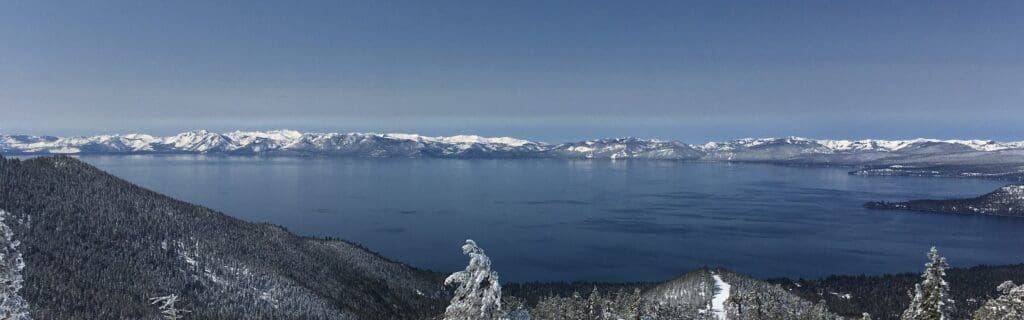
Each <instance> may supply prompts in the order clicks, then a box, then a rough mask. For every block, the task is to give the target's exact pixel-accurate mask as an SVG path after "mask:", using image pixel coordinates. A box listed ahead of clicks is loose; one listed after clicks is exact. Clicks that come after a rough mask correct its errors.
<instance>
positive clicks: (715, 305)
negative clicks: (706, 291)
mask: <svg viewBox="0 0 1024 320" xmlns="http://www.w3.org/2000/svg"><path fill="white" fill-rule="evenodd" d="M711 277H712V278H714V279H715V296H714V297H712V298H711V312H713V313H714V314H715V318H717V319H719V320H726V319H729V318H728V317H727V316H726V311H725V301H726V300H729V291H730V290H731V289H732V287H731V286H730V285H729V284H728V283H726V282H725V281H722V276H719V275H717V274H712V275H711Z"/></svg>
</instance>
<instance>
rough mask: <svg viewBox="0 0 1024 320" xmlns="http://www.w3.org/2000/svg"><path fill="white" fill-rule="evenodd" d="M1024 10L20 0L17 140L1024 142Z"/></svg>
mask: <svg viewBox="0 0 1024 320" xmlns="http://www.w3.org/2000/svg"><path fill="white" fill-rule="evenodd" d="M1021 124H1024V1H824V0H814V1H616V2H605V1H594V0H588V1H481V0H474V1H402V2H391V1H325V2H304V1H300V2H293V1H274V2H260V1H123V2H118V1H66V2H50V1H3V2H2V3H0V132H3V133H37V134H58V135H77V134H95V133H125V132H149V133H155V134H167V133H173V132H176V131H181V130H188V129H199V128H206V129H211V130H217V131H221V130H234V129H269V128H294V129H299V130H313V131H377V132H418V133H425V134H457V133H479V134H484V135H512V136H519V137H525V138H533V139H539V140H544V141H550V142H558V141H563V140H575V139H579V138H584V137H608V136H640V137H660V138H668V139H680V140H683V141H688V142H702V141H705V140H713V139H715V140H717V139H729V138H737V137H746V136H786V135H801V136H810V137H819V138H830V137H831V138H865V137H879V138H909V137H920V136H925V137H937V138H984V139H997V140H1022V139H1024V129H1022V125H1021Z"/></svg>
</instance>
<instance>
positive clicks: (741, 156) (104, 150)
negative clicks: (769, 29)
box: [0, 130, 1024, 165]
mask: <svg viewBox="0 0 1024 320" xmlns="http://www.w3.org/2000/svg"><path fill="white" fill-rule="evenodd" d="M0 154H4V155H45V154H226V155H324V156H353V157H434V158H567V159H665V160H706V161H748V162H793V163H826V164H849V165H858V164H897V163H899V164H907V163H920V164H930V165H935V164H941V163H956V164H991V163H1001V164H1017V163H1024V141H1018V142H995V141H990V140H936V139H913V140H815V139H807V138H799V137H787V138H761V139H739V140H732V141H726V142H709V143H705V144H695V145H692V144H686V143H682V142H679V141H663V140H653V139H638V138H617V139H601V140H587V141H580V142H572V143H561V144H549V143H543V142H536V141H529V140H522V139H516V138H509V137H498V138H486V137H480V136H474V135H459V136H450V137H428V136H421V135H415V134H394V133H392V134H378V133H302V132H298V131H292V130H276V131H251V132H243V131H235V132H229V133H215V132H209V131H205V130H199V131H189V132H183V133H179V134H176V135H173V136H166V137H157V136H152V135H146V134H125V135H98V136H87V137H53V136H33V135H0Z"/></svg>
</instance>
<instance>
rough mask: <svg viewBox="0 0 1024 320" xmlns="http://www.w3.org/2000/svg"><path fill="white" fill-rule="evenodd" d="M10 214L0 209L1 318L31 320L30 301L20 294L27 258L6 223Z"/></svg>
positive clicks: (6, 319) (5, 319)
mask: <svg viewBox="0 0 1024 320" xmlns="http://www.w3.org/2000/svg"><path fill="white" fill-rule="evenodd" d="M8 216H9V214H8V213H7V211H3V210H0V319H4V320H30V319H32V317H31V316H30V315H29V305H28V301H25V299H23V298H22V297H21V295H19V294H18V291H20V290H21V287H22V285H23V284H22V283H23V282H24V281H25V280H24V278H22V276H21V270H22V269H24V268H25V260H23V259H22V258H21V252H20V251H18V246H19V245H21V243H20V242H18V240H15V239H14V232H13V231H12V230H11V228H10V227H8V226H7V224H6V223H4V220H5V219H6V218H7V217H8Z"/></svg>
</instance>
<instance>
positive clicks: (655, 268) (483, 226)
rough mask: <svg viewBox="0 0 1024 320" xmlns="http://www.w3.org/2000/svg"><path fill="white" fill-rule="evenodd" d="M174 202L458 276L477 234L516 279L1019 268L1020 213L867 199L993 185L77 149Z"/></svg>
mask: <svg viewBox="0 0 1024 320" xmlns="http://www.w3.org/2000/svg"><path fill="white" fill-rule="evenodd" d="M81 158H82V159H83V160H85V161H87V162H89V163H91V164H93V165H96V166H98V167H100V168H102V169H104V170H107V171H109V172H112V173H113V174H115V175H117V176H120V177H122V178H125V179H127V180H129V181H132V182H135V183H138V184H140V185H142V186H145V187H148V188H151V189H154V190H156V191H158V192H162V193H165V194H168V195H171V196H173V197H177V198H180V199H184V200H187V201H190V202H193V203H197V204H201V205H203V206H207V207H210V208H214V209H216V210H220V211H223V212H225V213H227V214H229V215H232V216H235V217H238V218H241V219H244V220H248V221H254V222H270V223H274V224H280V225H283V226H285V227H287V228H288V229H290V230H292V231H294V232H296V233H299V234H303V235H316V236H332V237H338V238H344V239H348V240H352V241H355V242H359V243H361V244H363V245H365V246H366V247H368V248H371V249H372V250H375V251H378V252H380V253H381V254H383V255H385V256H387V257H389V258H393V259H396V260H399V261H403V262H407V263H409V264H411V265H413V266H417V267H422V268H429V269H433V270H439V271H445V272H450V271H455V270H459V269H461V268H463V267H464V266H465V263H466V259H465V257H463V256H462V255H461V252H460V249H459V247H460V245H461V244H462V242H463V240H464V239H466V238H472V239H475V240H476V241H477V242H478V243H479V244H480V245H481V246H482V247H483V248H485V249H486V251H487V253H488V255H489V256H491V259H492V260H493V263H494V267H495V269H496V270H497V271H498V272H499V274H500V275H501V277H502V278H503V279H505V280H506V281H529V280H603V281H622V280H661V279H666V278H670V277H672V276H674V275H677V274H679V273H681V272H684V271H687V270H690V269H693V268H696V267H699V266H703V265H709V266H724V267H726V268H730V269H733V270H736V271H740V272H743V273H747V274H751V275H754V276H758V277H767V276H797V277H815V276H822V275H826V274H832V273H845V274H859V273H882V272H898V271H917V270H919V269H921V268H922V266H923V263H924V253H925V251H926V250H927V249H928V247H930V246H931V245H936V246H938V247H939V248H940V250H941V251H942V252H943V253H944V254H945V255H946V256H948V258H949V260H950V262H951V263H952V264H953V265H957V266H969V265H976V264H996V263H1017V262H1024V236H1022V235H1024V219H1019V218H1018V219H1014V218H1003V217H984V216H952V215H939V214H922V213H911V212H892V211H874V210H866V209H863V208H861V205H862V204H863V203H864V202H865V201H869V200H901V199H911V198H947V197H968V196H976V195H978V194H981V193H985V192H989V191H991V190H993V189H995V188H996V187H998V186H1001V185H1002V184H1003V183H1002V182H998V181H986V180H968V179H942V178H913V177H859V176H851V175H848V174H847V171H848V170H846V169H842V168H795V167H783V166H774V165H759V164H709V163H680V162H669V161H569V160H438V159H337V158H259V157H208V156H83V157H81Z"/></svg>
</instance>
